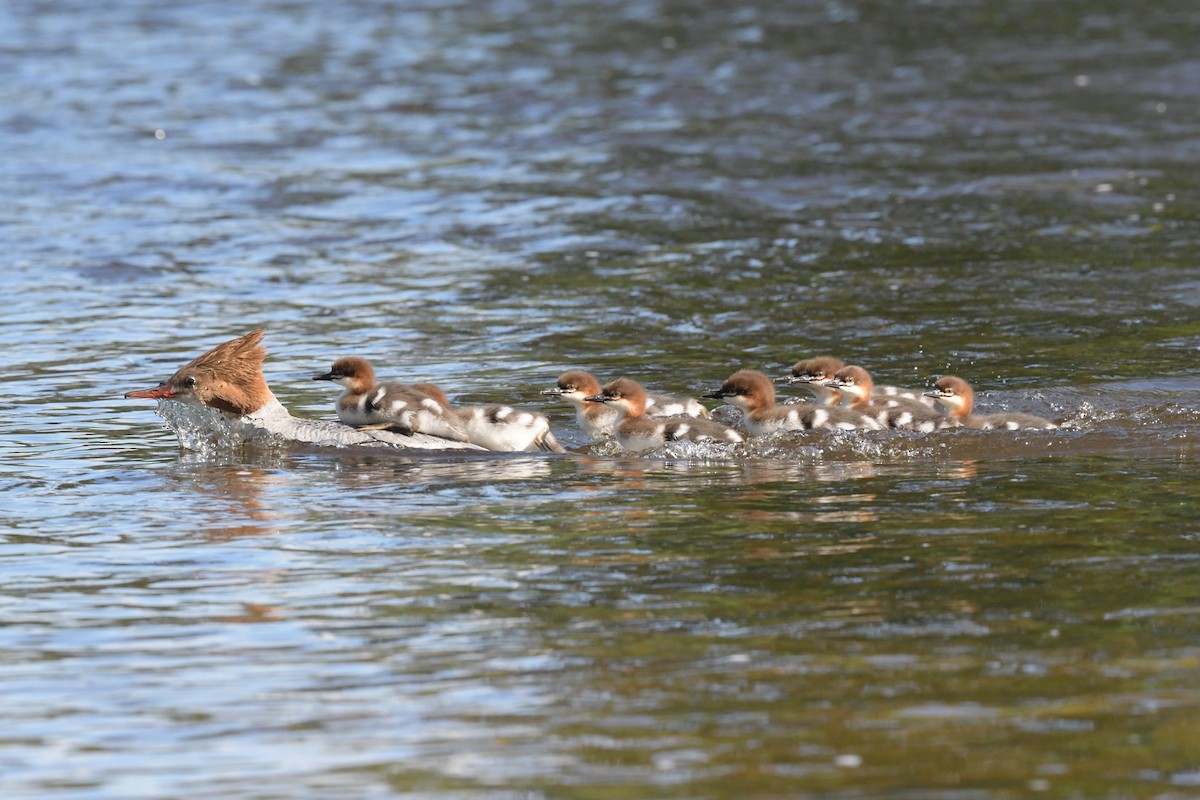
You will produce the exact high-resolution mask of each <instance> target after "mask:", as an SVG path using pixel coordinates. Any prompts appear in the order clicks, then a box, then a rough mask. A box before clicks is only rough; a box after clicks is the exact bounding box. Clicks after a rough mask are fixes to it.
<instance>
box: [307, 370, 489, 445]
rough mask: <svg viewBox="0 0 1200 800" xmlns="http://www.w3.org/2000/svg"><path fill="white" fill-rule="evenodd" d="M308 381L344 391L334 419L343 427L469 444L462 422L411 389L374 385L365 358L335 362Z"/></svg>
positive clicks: (417, 391)
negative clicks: (325, 382) (325, 383)
mask: <svg viewBox="0 0 1200 800" xmlns="http://www.w3.org/2000/svg"><path fill="white" fill-rule="evenodd" d="M312 379H313V380H314V381H333V382H334V383H336V384H339V385H340V386H342V387H344V388H345V391H344V392H342V395H341V397H339V398H338V399H337V403H336V408H337V415H338V419H340V420H341V421H342V422H344V423H345V424H347V425H352V426H354V427H355V428H361V429H365V430H394V431H397V432H399V433H403V434H406V435H407V434H413V433H418V432H419V433H428V434H429V435H431V436H440V437H442V438H443V439H452V440H454V441H456V442H466V441H470V439H469V437H468V436H467V429H466V427H465V426H464V425H463V423H462V420H460V419H459V418H458V415H457V414H455V413H454V412H453V411H452V410H450V409H449V408H447V407H446V406H445V405H443V404H442V403H439V402H438V401H437V400H436V399H435V398H433V397H430V396H429V395H428V394H426V393H424V392H422V391H420V390H419V389H414V388H413V387H412V386H405V385H404V384H400V383H376V381H375V369H374V368H373V367H372V366H371V362H369V361H367V360H366V359H365V358H359V357H357V356H346V357H345V358H339V359H338V360H337V361H334V362H333V366H332V367H331V368H330V370H329V371H328V372H323V373H321V374H320V375H313V377H312ZM444 396H445V395H443V397H444Z"/></svg>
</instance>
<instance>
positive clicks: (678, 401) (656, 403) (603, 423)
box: [542, 369, 708, 442]
mask: <svg viewBox="0 0 1200 800" xmlns="http://www.w3.org/2000/svg"><path fill="white" fill-rule="evenodd" d="M542 394H547V395H555V396H558V397H561V398H562V399H563V400H566V401H567V402H568V403H570V404H571V405H573V406H575V421H576V422H577V423H578V424H579V427H580V429H581V430H582V431H583V432H584V433H586V434H587V435H588V438H590V439H591V440H592V441H595V442H598V441H600V440H601V439H602V438H604V437H607V436H612V435H614V434H613V429H614V428H615V427H616V424H617V416H618V415H617V410H616V409H615V408H612V407H609V406H607V405H605V404H604V403H598V402H593V401H589V400H588V399H587V398H588V397H590V396H592V395H597V394H600V381H598V380H596V377H595V376H594V375H592V374H591V373H590V372H585V371H584V370H581V369H572V370H567V371H566V372H564V373H563V374H562V375H559V376H558V385H557V386H555V387H554V388H553V389H544V390H542ZM646 416H648V417H682V416H686V417H701V418H705V419H707V418H708V409H707V408H705V407H704V404H703V403H700V402H699V401H697V400H692V399H691V398H686V397H676V396H675V395H670V394H650V393H647V394H646Z"/></svg>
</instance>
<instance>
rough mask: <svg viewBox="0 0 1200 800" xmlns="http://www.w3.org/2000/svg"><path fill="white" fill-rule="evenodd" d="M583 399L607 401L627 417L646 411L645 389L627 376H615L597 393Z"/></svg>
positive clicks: (636, 415)
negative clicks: (615, 377)
mask: <svg viewBox="0 0 1200 800" xmlns="http://www.w3.org/2000/svg"><path fill="white" fill-rule="evenodd" d="M584 399H585V400H593V401H596V402H600V403H607V404H609V405H612V406H614V407H616V408H618V409H621V410H623V411H624V412H625V415H626V416H629V417H638V416H641V415H642V414H644V413H646V390H645V389H643V388H642V385H641V384H640V383H638V382H637V381H635V380H630V379H629V378H617V379H616V380H615V381H613V382H612V383H610V384H608V385H607V386H605V387H604V389H603V390H601V391H600V393H599V394H594V395H590V396H588V397H586V398H584Z"/></svg>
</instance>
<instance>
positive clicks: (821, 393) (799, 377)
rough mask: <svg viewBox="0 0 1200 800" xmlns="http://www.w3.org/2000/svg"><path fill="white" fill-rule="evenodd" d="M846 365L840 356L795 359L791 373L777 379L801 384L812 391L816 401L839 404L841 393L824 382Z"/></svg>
mask: <svg viewBox="0 0 1200 800" xmlns="http://www.w3.org/2000/svg"><path fill="white" fill-rule="evenodd" d="M844 366H846V365H845V363H843V362H842V360H841V359H840V358H833V357H832V356H818V357H817V358H807V359H804V360H803V361H797V362H796V363H795V364H793V365H792V374H791V375H785V376H784V377H782V378H780V379H779V381H778V382H779V383H786V384H789V385H795V384H797V383H798V384H801V385H802V386H804V388H806V389H808V390H809V391H810V392H812V393H813V394H814V395H815V396H816V398H817V402H818V403H820V404H821V405H826V406H837V405H841V402H842V393H841V392H840V391H838V390H837V389H835V388H833V387H832V386H827V385H826V384H827V383H828V382H829V381H831V380H833V376H834V375H836V374H837V371H838V370H839V369H841V368H842V367H844Z"/></svg>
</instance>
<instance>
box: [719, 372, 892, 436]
mask: <svg viewBox="0 0 1200 800" xmlns="http://www.w3.org/2000/svg"><path fill="white" fill-rule="evenodd" d="M704 396H705V397H714V398H717V399H719V400H724V401H725V402H726V403H728V404H729V405H731V406H734V407H736V408H739V409H741V411H742V417H743V419H744V420H745V422H746V430H747V431H748V432H749V433H750V435H751V436H761V435H763V434H767V433H774V432H776V431H807V430H813V429H814V428H816V429H822V430H841V431H852V430H860V429H861V430H881V429H882V428H883V425H881V424H880V423H879V422H876V421H875V420H874V419H871V418H870V417H868V416H865V415H863V414H860V413H859V412H857V411H855V410H853V409H850V408H845V407H843V406H829V405H817V404H815V403H794V404H792V405H787V406H777V405H775V386H774V385H773V384H772V383H771V379H770V378H768V377H767V376H766V375H764V374H763V373H761V372H759V371H757V370H753V369H743V370H739V371H738V372H735V373H733V374H732V375H730V376H729V379H728V380H726V381H725V383H723V384H722V385H721V388H720V389H717V390H716V391H715V392H709V393H708V394H706V395H704Z"/></svg>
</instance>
